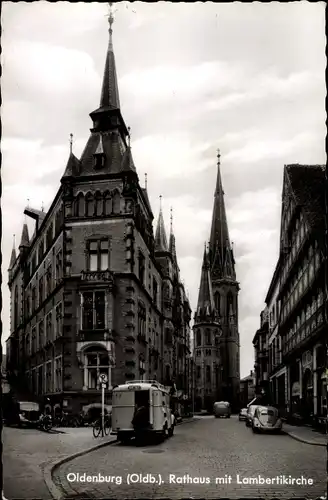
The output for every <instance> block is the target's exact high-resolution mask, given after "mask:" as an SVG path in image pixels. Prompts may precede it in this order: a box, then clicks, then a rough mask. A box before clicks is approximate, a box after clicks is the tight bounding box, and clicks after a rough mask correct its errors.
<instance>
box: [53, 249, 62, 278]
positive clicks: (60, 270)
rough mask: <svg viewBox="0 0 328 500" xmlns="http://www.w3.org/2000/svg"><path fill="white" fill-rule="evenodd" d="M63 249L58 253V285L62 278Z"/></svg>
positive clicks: (56, 271) (56, 275)
mask: <svg viewBox="0 0 328 500" xmlns="http://www.w3.org/2000/svg"><path fill="white" fill-rule="evenodd" d="M62 268H63V266H62V251H61V249H60V250H59V251H58V252H57V253H56V268H55V273H56V274H55V280H56V285H58V283H59V281H60V280H61V278H62Z"/></svg>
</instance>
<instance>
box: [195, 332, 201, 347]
mask: <svg viewBox="0 0 328 500" xmlns="http://www.w3.org/2000/svg"><path fill="white" fill-rule="evenodd" d="M196 345H197V346H200V345H202V334H201V332H200V330H197V333H196Z"/></svg>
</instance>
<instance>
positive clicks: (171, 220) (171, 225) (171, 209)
mask: <svg viewBox="0 0 328 500" xmlns="http://www.w3.org/2000/svg"><path fill="white" fill-rule="evenodd" d="M170 212H171V214H170V231H171V234H172V233H173V208H172V207H171V208H170Z"/></svg>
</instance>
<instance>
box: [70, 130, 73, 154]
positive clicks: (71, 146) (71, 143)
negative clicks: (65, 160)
mask: <svg viewBox="0 0 328 500" xmlns="http://www.w3.org/2000/svg"><path fill="white" fill-rule="evenodd" d="M69 152H70V154H72V152H73V134H69Z"/></svg>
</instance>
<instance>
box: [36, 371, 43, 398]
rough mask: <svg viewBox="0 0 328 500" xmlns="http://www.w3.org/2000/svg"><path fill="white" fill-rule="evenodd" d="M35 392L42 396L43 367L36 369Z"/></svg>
mask: <svg viewBox="0 0 328 500" xmlns="http://www.w3.org/2000/svg"><path fill="white" fill-rule="evenodd" d="M37 372H38V375H37V385H38V387H37V392H38V394H43V389H44V384H43V365H41V366H39V367H38V368H37Z"/></svg>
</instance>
